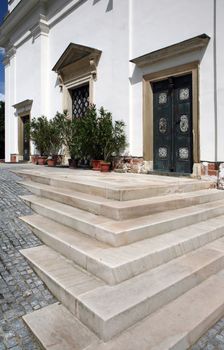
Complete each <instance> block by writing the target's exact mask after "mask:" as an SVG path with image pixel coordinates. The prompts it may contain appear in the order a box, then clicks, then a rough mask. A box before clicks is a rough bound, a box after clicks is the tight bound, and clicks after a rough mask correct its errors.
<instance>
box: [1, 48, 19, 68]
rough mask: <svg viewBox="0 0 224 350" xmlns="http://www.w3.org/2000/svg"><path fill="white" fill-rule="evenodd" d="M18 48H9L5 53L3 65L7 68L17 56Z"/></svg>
mask: <svg viewBox="0 0 224 350" xmlns="http://www.w3.org/2000/svg"><path fill="white" fill-rule="evenodd" d="M15 54H16V48H15V46H8V47H7V48H6V51H5V56H4V60H3V64H4V65H5V66H7V65H8V64H9V63H10V60H11V59H12V58H13V57H14V56H15Z"/></svg>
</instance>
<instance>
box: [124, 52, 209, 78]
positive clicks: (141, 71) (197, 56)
mask: <svg viewBox="0 0 224 350" xmlns="http://www.w3.org/2000/svg"><path fill="white" fill-rule="evenodd" d="M205 51H206V48H203V49H200V50H198V51H192V52H190V53H187V54H184V53H183V54H182V55H180V56H177V57H172V58H167V59H161V60H158V62H157V63H152V64H150V65H149V66H146V67H142V68H140V67H138V66H137V65H135V66H134V69H133V72H132V76H131V77H129V81H130V83H131V85H135V84H138V83H140V82H142V78H143V76H144V75H145V74H150V73H154V72H158V71H161V70H165V69H168V68H173V67H178V66H180V65H183V64H187V63H190V62H196V61H197V62H199V63H200V62H201V61H202V60H203V57H204V54H205Z"/></svg>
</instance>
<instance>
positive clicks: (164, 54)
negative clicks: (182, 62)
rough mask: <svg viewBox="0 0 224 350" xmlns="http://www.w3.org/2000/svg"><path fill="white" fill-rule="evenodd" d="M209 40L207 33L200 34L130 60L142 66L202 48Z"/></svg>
mask: <svg viewBox="0 0 224 350" xmlns="http://www.w3.org/2000/svg"><path fill="white" fill-rule="evenodd" d="M209 40H210V37H209V36H208V35H207V34H201V35H198V36H196V37H194V38H190V39H187V40H184V41H181V42H179V43H176V44H173V45H170V46H167V47H164V48H162V49H159V50H156V51H152V52H149V53H147V54H145V55H143V56H140V57H136V58H134V59H132V60H130V62H132V63H135V64H136V65H137V66H138V67H140V68H142V67H145V66H147V65H150V64H154V63H157V62H158V61H162V60H167V59H169V58H173V57H176V56H179V55H182V54H186V53H189V52H193V51H197V50H202V49H204V48H205V47H206V46H207V45H208V42H209Z"/></svg>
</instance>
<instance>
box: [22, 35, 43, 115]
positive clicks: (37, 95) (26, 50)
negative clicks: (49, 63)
mask: <svg viewBox="0 0 224 350" xmlns="http://www.w3.org/2000/svg"><path fill="white" fill-rule="evenodd" d="M16 59H17V67H18V69H17V74H16V91H17V96H16V102H15V103H20V102H22V101H24V100H27V99H29V100H33V105H32V111H31V114H32V116H33V117H36V116H39V115H40V114H42V111H41V89H40V88H41V67H40V59H41V55H40V38H38V39H37V40H36V41H35V42H34V43H33V42H32V39H30V40H29V41H27V42H25V43H24V44H23V45H22V46H20V47H19V48H18V49H17V51H16Z"/></svg>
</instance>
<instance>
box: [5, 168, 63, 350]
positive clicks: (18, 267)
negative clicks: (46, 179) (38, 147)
mask: <svg viewBox="0 0 224 350" xmlns="http://www.w3.org/2000/svg"><path fill="white" fill-rule="evenodd" d="M8 168H10V167H9V166H7V165H2V164H0V350H6V349H7V350H8V349H10V350H21V349H22V350H39V349H40V347H39V345H38V344H37V342H36V341H35V339H34V338H33V336H32V334H31V332H30V331H29V329H28V328H27V327H26V325H25V324H24V322H23V320H22V316H23V315H25V314H27V313H29V312H32V311H33V310H37V309H39V308H41V307H44V306H46V305H48V304H51V303H53V302H55V300H54V298H53V296H52V295H51V294H50V292H49V291H48V290H47V288H46V287H45V286H44V285H43V283H42V281H41V280H40V279H39V278H38V277H37V275H36V274H35V273H34V272H33V270H32V269H31V268H30V266H29V265H28V264H27V262H26V260H25V259H24V258H23V256H22V255H21V254H20V252H19V250H20V249H24V248H29V247H34V246H37V245H40V244H41V242H40V241H39V239H38V238H36V237H35V236H34V235H33V234H32V232H31V231H30V229H29V228H28V227H27V226H26V225H25V224H23V223H22V222H21V221H20V220H19V219H18V217H19V216H23V215H29V214H31V210H30V209H29V208H28V207H27V206H26V205H25V204H24V203H23V201H22V200H21V199H20V198H19V195H25V194H28V192H27V191H26V190H25V189H23V188H22V187H21V186H19V185H18V184H17V183H16V181H18V180H20V178H19V177H17V176H16V175H15V174H13V173H11V172H9V170H8ZM62 350H63V349H62Z"/></svg>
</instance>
